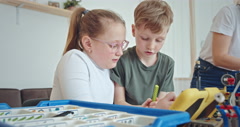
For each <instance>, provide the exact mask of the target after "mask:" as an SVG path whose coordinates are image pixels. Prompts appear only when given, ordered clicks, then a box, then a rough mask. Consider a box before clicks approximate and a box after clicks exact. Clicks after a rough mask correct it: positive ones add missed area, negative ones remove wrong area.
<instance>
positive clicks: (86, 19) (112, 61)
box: [50, 8, 128, 104]
mask: <svg viewBox="0 0 240 127" xmlns="http://www.w3.org/2000/svg"><path fill="white" fill-rule="evenodd" d="M125 38H126V28H125V22H124V20H123V19H121V18H120V17H119V16H118V15H117V14H116V13H114V12H112V11H108V10H103V9H94V10H91V11H88V10H86V9H85V8H78V9H76V10H75V11H74V12H73V14H72V17H71V21H70V26H69V31H68V37H67V43H66V46H65V49H64V52H63V56H62V58H61V60H60V62H59V64H58V66H57V69H56V72H55V77H54V82H53V89H52V93H51V97H50V99H51V100H63V99H73V100H81V101H90V102H100V103H109V104H112V103H113V96H114V84H113V82H112V81H111V80H110V73H109V69H111V68H114V67H115V66H116V64H117V62H118V60H119V58H120V56H121V55H122V54H123V52H122V50H123V49H124V48H126V47H127V45H128V41H126V40H125Z"/></svg>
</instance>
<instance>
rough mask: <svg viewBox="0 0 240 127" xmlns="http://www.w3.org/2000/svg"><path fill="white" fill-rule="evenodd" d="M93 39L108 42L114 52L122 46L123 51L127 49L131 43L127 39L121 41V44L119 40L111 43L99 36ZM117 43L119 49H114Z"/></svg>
mask: <svg viewBox="0 0 240 127" xmlns="http://www.w3.org/2000/svg"><path fill="white" fill-rule="evenodd" d="M91 39H92V40H95V41H98V42H101V43H105V44H107V45H108V46H109V47H110V48H111V49H112V51H113V52H117V51H118V50H119V49H120V48H122V51H124V50H125V49H127V47H128V44H129V41H127V40H124V41H123V42H121V44H119V43H118V42H114V43H111V42H107V41H104V40H101V39H97V38H91ZM124 42H125V44H126V45H125V46H124ZM116 45H117V49H114V47H115V46H116ZM123 46H124V47H123ZM114 50H116V51H114Z"/></svg>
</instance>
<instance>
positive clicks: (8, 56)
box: [0, 4, 68, 88]
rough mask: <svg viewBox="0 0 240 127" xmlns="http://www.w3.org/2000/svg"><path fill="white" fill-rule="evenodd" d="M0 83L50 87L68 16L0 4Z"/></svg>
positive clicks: (12, 86) (3, 86)
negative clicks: (17, 15)
mask: <svg viewBox="0 0 240 127" xmlns="http://www.w3.org/2000/svg"><path fill="white" fill-rule="evenodd" d="M0 17H1V19H0V59H1V62H0V87H1V88H34V87H51V85H52V80H53V75H54V70H55V68H56V65H57V63H58V61H59V59H60V57H61V53H62V51H63V47H64V44H65V40H66V36H67V30H68V29H67V28H68V19H67V18H65V17H61V16H56V15H51V14H47V13H41V12H37V11H31V10H27V9H22V8H21V9H20V12H19V25H17V24H16V8H15V7H13V6H9V5H4V4H0Z"/></svg>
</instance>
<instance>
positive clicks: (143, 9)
mask: <svg viewBox="0 0 240 127" xmlns="http://www.w3.org/2000/svg"><path fill="white" fill-rule="evenodd" d="M134 22H135V25H136V27H137V28H138V27H139V26H140V25H144V28H145V29H150V30H151V31H152V32H153V33H159V32H162V31H163V29H164V28H166V27H170V25H171V24H172V22H173V12H172V10H171V7H170V6H169V5H168V4H167V3H166V2H165V1H161V0H144V1H142V2H141V3H140V4H139V5H138V6H137V7H136V8H135V11H134Z"/></svg>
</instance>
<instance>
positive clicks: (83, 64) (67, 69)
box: [50, 49, 114, 104]
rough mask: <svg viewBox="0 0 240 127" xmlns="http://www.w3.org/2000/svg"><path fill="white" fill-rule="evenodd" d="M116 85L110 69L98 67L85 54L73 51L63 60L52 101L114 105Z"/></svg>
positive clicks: (57, 75)
mask: <svg viewBox="0 0 240 127" xmlns="http://www.w3.org/2000/svg"><path fill="white" fill-rule="evenodd" d="M113 97H114V84H113V82H112V81H111V79H110V71H109V69H102V68H100V67H99V66H97V65H96V64H95V63H94V62H93V61H92V60H91V59H90V58H89V57H88V56H87V54H85V53H84V52H81V51H79V50H76V49H73V50H70V51H68V52H67V53H66V54H64V56H63V57H62V58H61V60H60V62H59V64H58V66H57V69H56V72H55V76H54V83H53V89H52V93H51V96H50V100H65V99H71V100H80V101H90V102H99V103H109V104H113Z"/></svg>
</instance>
